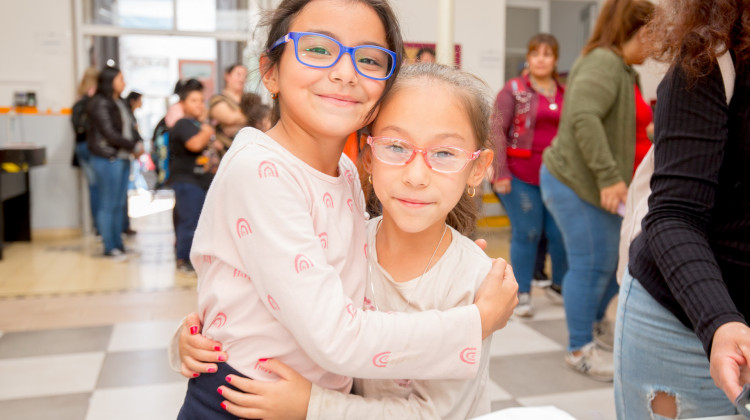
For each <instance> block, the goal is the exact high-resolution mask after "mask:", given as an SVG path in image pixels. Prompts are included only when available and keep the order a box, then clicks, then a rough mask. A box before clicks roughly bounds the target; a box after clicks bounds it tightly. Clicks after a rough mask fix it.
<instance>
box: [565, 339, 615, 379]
mask: <svg viewBox="0 0 750 420" xmlns="http://www.w3.org/2000/svg"><path fill="white" fill-rule="evenodd" d="M565 364H566V365H567V366H568V367H569V368H571V369H573V370H575V371H576V372H579V373H582V374H584V375H586V376H588V377H590V378H591V379H594V380H597V381H601V382H612V378H613V377H614V375H615V374H614V366H613V362H612V353H609V352H605V351H603V350H601V349H599V348H597V347H596V345H595V344H594V343H593V342H591V343H588V344H586V345H585V346H583V347H582V348H581V354H579V355H578V356H575V355H573V352H569V353H567V354H566V355H565Z"/></svg>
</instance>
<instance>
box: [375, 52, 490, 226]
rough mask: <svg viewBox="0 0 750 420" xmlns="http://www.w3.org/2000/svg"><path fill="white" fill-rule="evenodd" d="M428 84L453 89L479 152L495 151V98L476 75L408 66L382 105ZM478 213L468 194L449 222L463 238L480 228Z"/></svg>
mask: <svg viewBox="0 0 750 420" xmlns="http://www.w3.org/2000/svg"><path fill="white" fill-rule="evenodd" d="M425 83H436V84H439V85H440V86H448V87H450V88H451V90H452V91H453V93H454V94H455V95H456V96H457V98H458V101H459V103H460V104H461V105H462V106H463V108H464V110H465V112H466V115H467V116H468V117H469V121H470V122H471V125H472V131H473V132H474V136H475V138H476V140H477V144H476V145H475V146H476V147H477V149H492V148H493V142H492V140H491V139H490V115H491V113H492V97H491V96H490V93H489V87H488V86H487V84H486V83H485V82H484V81H482V80H481V79H479V78H478V77H476V76H474V75H473V74H470V73H467V72H464V71H461V70H458V69H455V68H453V67H449V66H445V65H442V64H435V63H417V64H414V65H409V66H405V67H404V68H403V69H402V70H401V74H400V75H399V76H398V79H397V80H396V83H395V84H394V85H393V87H391V90H390V91H389V92H388V95H386V96H385V97H384V98H383V101H382V106H384V107H385V106H388V101H389V100H390V99H391V98H393V96H394V95H395V94H396V93H397V92H399V91H400V90H402V89H404V88H408V87H410V86H415V85H422V84H425ZM474 164H476V161H475V162H474ZM464 170H466V169H464ZM365 189H366V190H368V191H367V192H366V193H367V194H368V197H374V195H375V194H374V193H373V191H372V185H371V184H369V183H367V184H365ZM478 214H479V211H478V209H477V206H476V202H475V200H474V199H473V198H472V197H469V194H468V193H467V192H466V191H464V194H463V195H462V196H461V199H460V200H459V201H458V203H457V204H456V205H455V207H453V209H452V210H451V211H450V213H448V216H447V218H446V223H447V224H448V225H450V226H451V227H453V228H454V229H456V230H457V231H459V232H460V233H461V234H462V235H469V234H470V233H472V232H473V231H474V228H475V227H476V224H477V218H478Z"/></svg>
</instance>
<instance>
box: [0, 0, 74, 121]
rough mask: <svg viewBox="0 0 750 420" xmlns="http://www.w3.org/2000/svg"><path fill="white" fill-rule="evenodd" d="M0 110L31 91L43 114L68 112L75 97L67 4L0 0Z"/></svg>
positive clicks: (64, 0)
mask: <svg viewBox="0 0 750 420" xmlns="http://www.w3.org/2000/svg"><path fill="white" fill-rule="evenodd" d="M0 9H1V10H2V12H0V53H1V54H2V63H3V64H2V66H0V106H8V105H11V104H12V102H13V92H14V91H16V90H33V91H36V94H37V102H38V105H39V107H40V109H42V110H46V109H47V108H52V110H54V111H59V110H60V108H64V107H70V106H71V105H72V103H73V99H74V92H75V79H76V76H75V75H74V70H73V64H74V61H75V58H74V57H73V51H74V49H73V17H72V13H73V4H72V1H71V0H31V1H15V0H2V6H0Z"/></svg>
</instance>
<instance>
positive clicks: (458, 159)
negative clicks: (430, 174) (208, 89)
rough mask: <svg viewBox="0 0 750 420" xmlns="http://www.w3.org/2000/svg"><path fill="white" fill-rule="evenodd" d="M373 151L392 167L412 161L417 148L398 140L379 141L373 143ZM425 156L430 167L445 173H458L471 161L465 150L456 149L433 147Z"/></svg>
mask: <svg viewBox="0 0 750 420" xmlns="http://www.w3.org/2000/svg"><path fill="white" fill-rule="evenodd" d="M373 150H374V151H375V155H376V156H377V157H378V159H380V160H382V161H384V162H386V163H389V164H392V165H403V164H405V163H406V162H408V161H409V159H411V157H412V155H413V154H414V153H415V151H416V148H415V147H414V145H412V144H410V143H408V142H405V141H402V140H398V139H378V140H375V141H374V143H373ZM424 154H425V159H427V162H428V163H429V165H430V167H432V168H433V169H435V170H437V171H443V172H458V171H460V170H461V169H463V168H464V166H465V165H466V162H467V161H468V160H469V157H468V156H467V155H466V153H465V152H464V151H463V150H461V149H459V148H455V147H447V146H443V147H433V148H431V149H427V150H426V151H425V152H424Z"/></svg>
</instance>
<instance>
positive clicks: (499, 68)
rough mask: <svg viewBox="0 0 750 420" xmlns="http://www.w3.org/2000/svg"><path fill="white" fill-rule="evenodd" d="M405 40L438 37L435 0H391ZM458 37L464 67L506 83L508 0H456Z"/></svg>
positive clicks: (495, 85)
mask: <svg viewBox="0 0 750 420" xmlns="http://www.w3.org/2000/svg"><path fill="white" fill-rule="evenodd" d="M391 4H392V6H393V8H394V9H395V11H396V14H397V16H398V18H399V20H400V23H401V29H402V31H403V34H404V40H405V41H406V42H435V41H436V40H437V23H438V18H437V2H436V1H435V0H391ZM455 4H456V6H455V27H454V30H455V40H456V43H457V44H460V45H461V69H463V70H466V71H469V72H471V73H474V74H475V75H477V76H479V77H481V78H482V79H483V80H484V81H485V82H487V84H489V85H490V88H491V89H492V92H498V91H499V90H500V89H501V88H502V87H503V80H504V78H503V76H504V75H503V72H504V70H503V69H504V66H505V50H504V45H505V0H457V1H456V2H455Z"/></svg>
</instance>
